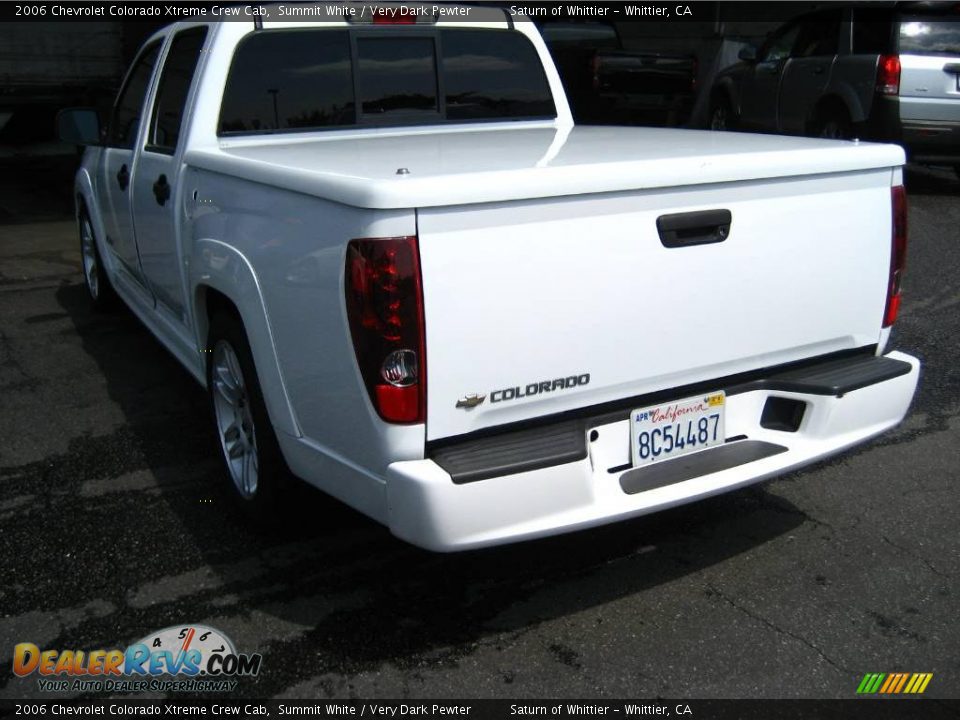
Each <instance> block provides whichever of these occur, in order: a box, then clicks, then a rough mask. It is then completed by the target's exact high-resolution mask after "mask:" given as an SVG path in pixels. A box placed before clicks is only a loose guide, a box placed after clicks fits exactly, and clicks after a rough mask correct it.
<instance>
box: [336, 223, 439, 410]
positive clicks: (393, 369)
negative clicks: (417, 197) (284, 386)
mask: <svg viewBox="0 0 960 720" xmlns="http://www.w3.org/2000/svg"><path fill="white" fill-rule="evenodd" d="M345 279H346V282H345V286H346V302H347V318H348V319H349V322H350V334H351V335H352V336H353V348H354V351H355V352H356V355H357V364H358V365H359V366H360V374H361V375H362V376H363V382H364V384H365V385H366V387H367V392H368V393H369V394H370V401H371V402H372V403H373V406H374V407H375V408H376V410H377V412H378V413H379V414H380V417H382V418H383V419H384V420H387V421H388V422H394V423H417V422H423V421H424V418H425V416H426V387H427V373H426V365H425V359H426V358H425V355H424V328H423V289H422V287H421V283H420V254H419V251H418V248H417V238H416V237H393V238H377V239H363V240H351V241H350V244H349V245H348V246H347V263H346V278H345Z"/></svg>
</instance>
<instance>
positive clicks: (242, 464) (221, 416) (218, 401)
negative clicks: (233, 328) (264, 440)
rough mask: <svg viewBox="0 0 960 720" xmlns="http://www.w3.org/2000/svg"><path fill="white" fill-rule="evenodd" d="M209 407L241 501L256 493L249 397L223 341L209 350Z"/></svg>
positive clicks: (231, 352)
mask: <svg viewBox="0 0 960 720" xmlns="http://www.w3.org/2000/svg"><path fill="white" fill-rule="evenodd" d="M211 378H212V382H213V408H214V413H215V414H216V419H217V431H218V435H219V436H220V447H221V449H222V450H223V457H224V459H225V460H226V463H227V469H228V470H229V471H230V478H231V480H233V484H234V486H235V487H236V488H237V492H239V493H240V495H241V496H242V497H244V498H245V499H248V500H249V499H250V498H252V497H253V496H254V495H256V493H257V480H258V477H259V458H258V457H257V438H256V435H255V433H254V428H253V414H252V413H251V411H250V396H249V394H248V393H247V386H246V383H244V381H243V372H242V371H241V369H240V362H239V361H238V360H237V354H236V352H234V349H233V348H232V347H231V346H230V343H228V342H227V341H226V340H219V341H217V344H216V346H215V347H214V348H213V372H212V373H211Z"/></svg>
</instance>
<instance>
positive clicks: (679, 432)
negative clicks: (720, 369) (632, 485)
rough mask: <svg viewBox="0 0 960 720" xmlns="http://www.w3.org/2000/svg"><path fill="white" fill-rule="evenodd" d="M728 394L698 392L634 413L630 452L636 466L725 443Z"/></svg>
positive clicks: (632, 413) (631, 425) (631, 419)
mask: <svg viewBox="0 0 960 720" xmlns="http://www.w3.org/2000/svg"><path fill="white" fill-rule="evenodd" d="M726 399H727V398H726V394H725V393H723V392H715V393H709V394H706V395H698V396H697V397H691V398H686V399H684V400H676V401H674V402H668V403H663V404H662V405H652V406H650V407H645V408H641V409H639V410H634V411H633V412H631V413H630V455H631V460H632V461H633V466H634V467H643V466H644V465H651V464H652V463H655V462H662V461H663V460H669V459H670V458H675V457H679V456H680V455H686V454H688V453H692V452H696V451H697V450H703V449H704V448H708V447H713V446H714V445H722V444H723V442H724V441H725V440H726V435H724V431H723V419H724V417H723V416H724V411H725V410H726Z"/></svg>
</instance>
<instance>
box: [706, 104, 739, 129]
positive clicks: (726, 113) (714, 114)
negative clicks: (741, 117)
mask: <svg viewBox="0 0 960 720" xmlns="http://www.w3.org/2000/svg"><path fill="white" fill-rule="evenodd" d="M736 127H737V119H736V116H735V115H734V112H733V106H732V105H731V104H730V101H729V100H728V99H727V98H725V97H721V98H718V99H717V100H715V101H714V103H713V105H712V106H711V108H710V129H711V130H719V131H724V130H734V129H736Z"/></svg>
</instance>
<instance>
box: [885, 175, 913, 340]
mask: <svg viewBox="0 0 960 720" xmlns="http://www.w3.org/2000/svg"><path fill="white" fill-rule="evenodd" d="M890 200H891V205H892V208H893V228H892V231H891V240H890V278H889V281H888V284H887V307H886V309H885V310H884V311H883V326H884V327H890V326H891V325H893V323H894V322H895V321H896V319H897V313H898V312H899V311H900V283H901V282H902V281H903V270H904V268H905V267H906V264H907V193H906V191H905V190H904V188H903V185H896V186H894V187H892V188H890Z"/></svg>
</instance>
